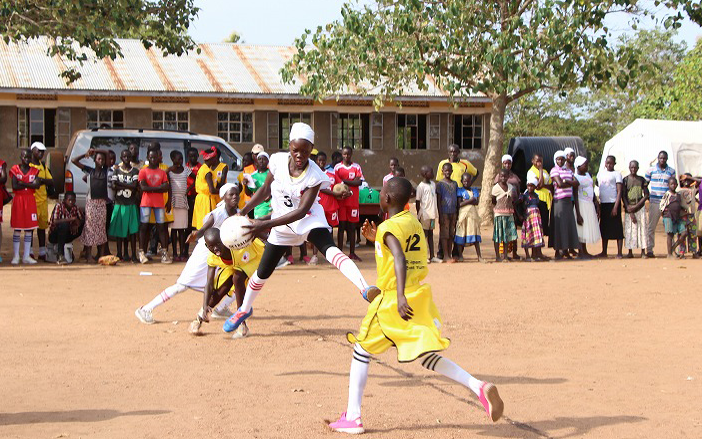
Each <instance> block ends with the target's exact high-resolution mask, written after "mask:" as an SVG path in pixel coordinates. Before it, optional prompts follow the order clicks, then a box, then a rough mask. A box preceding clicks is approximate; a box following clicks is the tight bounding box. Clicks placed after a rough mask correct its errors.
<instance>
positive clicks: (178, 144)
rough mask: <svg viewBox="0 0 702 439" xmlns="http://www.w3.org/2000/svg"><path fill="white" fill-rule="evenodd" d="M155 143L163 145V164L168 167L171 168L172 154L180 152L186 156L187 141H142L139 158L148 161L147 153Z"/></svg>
mask: <svg viewBox="0 0 702 439" xmlns="http://www.w3.org/2000/svg"><path fill="white" fill-rule="evenodd" d="M154 142H158V143H160V144H161V154H162V155H163V163H164V164H166V165H167V166H171V165H172V164H173V162H171V152H172V151H180V152H181V153H183V155H185V141H184V140H178V139H141V146H140V147H139V158H140V159H141V160H146V151H147V148H148V147H149V145H151V144H152V143H154Z"/></svg>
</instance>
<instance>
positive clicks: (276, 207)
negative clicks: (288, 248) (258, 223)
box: [268, 152, 330, 245]
mask: <svg viewBox="0 0 702 439" xmlns="http://www.w3.org/2000/svg"><path fill="white" fill-rule="evenodd" d="M290 160H291V158H290V153H289V152H279V153H276V154H273V155H272V156H271V158H270V161H269V163H268V169H269V170H270V172H271V174H273V183H272V184H271V208H272V209H273V213H272V214H271V218H272V219H275V218H278V217H281V216H283V215H285V214H288V213H290V212H292V211H294V210H296V209H297V208H298V206H300V200H301V199H302V194H303V193H304V192H305V190H307V189H309V188H312V187H315V186H320V189H327V188H328V187H329V186H330V184H329V178H328V177H327V175H326V174H325V173H324V172H323V171H322V170H321V169H319V166H317V164H316V163H314V162H313V161H311V160H310V161H309V164H308V165H307V169H305V171H304V172H303V174H302V175H300V176H299V177H297V178H293V177H291V176H290V170H289V168H288V163H289V161H290ZM317 228H325V229H330V228H329V224H327V219H326V217H325V216H324V209H323V208H322V206H321V205H320V204H319V197H317V199H315V200H314V203H312V207H310V211H309V212H307V215H305V217H304V218H302V219H299V220H297V221H295V222H294V223H290V224H286V225H282V226H278V227H274V228H273V230H271V235H270V236H269V238H268V241H269V242H270V243H271V244H275V245H300V244H302V243H303V242H305V240H306V239H307V234H308V233H309V232H310V231H311V230H313V229H317Z"/></svg>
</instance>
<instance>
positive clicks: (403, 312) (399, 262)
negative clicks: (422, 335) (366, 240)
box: [383, 233, 414, 320]
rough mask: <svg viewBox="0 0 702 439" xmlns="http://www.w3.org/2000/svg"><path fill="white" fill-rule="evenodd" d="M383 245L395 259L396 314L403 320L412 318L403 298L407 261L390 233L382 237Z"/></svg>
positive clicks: (411, 312) (409, 308)
mask: <svg viewBox="0 0 702 439" xmlns="http://www.w3.org/2000/svg"><path fill="white" fill-rule="evenodd" d="M383 241H384V242H385V245H387V246H388V249H390V253H392V256H393V258H394V259H395V277H396V279H397V312H398V313H399V314H400V317H402V319H403V320H409V319H411V318H412V316H413V314H414V311H413V310H412V308H411V307H410V306H409V304H408V303H407V298H406V297H405V280H406V279H407V260H406V258H405V253H404V252H403V251H402V244H400V241H398V239H397V238H396V237H395V235H393V234H392V233H386V234H385V236H384V237H383Z"/></svg>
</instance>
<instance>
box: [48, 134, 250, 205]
mask: <svg viewBox="0 0 702 439" xmlns="http://www.w3.org/2000/svg"><path fill="white" fill-rule="evenodd" d="M132 142H136V143H137V144H138V145H139V160H141V161H144V160H146V148H147V147H148V146H149V145H150V144H151V143H153V142H159V143H160V144H161V152H162V153H163V162H164V163H165V164H167V165H169V166H170V165H171V152H172V151H174V150H175V151H180V152H182V153H183V160H184V162H185V161H187V151H188V150H189V149H190V148H195V149H197V150H198V151H202V150H204V149H209V148H211V147H212V146H216V147H217V148H219V150H220V151H221V152H222V155H221V158H220V160H221V161H223V162H224V163H226V164H227V166H228V167H229V172H228V173H227V181H229V182H231V183H236V182H237V176H238V175H239V172H241V155H239V153H238V152H236V151H235V150H234V148H232V147H231V145H229V144H228V143H227V142H226V141H225V140H224V139H222V138H220V137H215V136H206V135H201V134H197V133H193V132H187V131H170V130H150V129H127V128H118V129H112V128H93V129H90V130H80V131H77V132H76V133H75V134H74V135H73V138H72V139H71V143H70V144H69V145H68V149H67V150H66V154H65V155H63V154H61V153H60V152H55V153H51V154H50V155H49V157H48V160H47V166H48V167H49V169H50V170H51V173H52V175H53V177H54V184H55V186H56V189H57V190H58V191H59V192H61V193H63V192H65V191H70V190H72V191H73V192H75V193H76V199H77V203H78V204H79V205H80V206H85V199H86V196H87V193H88V185H87V183H86V182H85V180H83V172H82V171H81V170H80V169H78V167H77V166H76V165H74V164H73V163H72V162H71V161H72V160H73V158H74V157H81V156H83V155H85V153H86V152H88V149H90V148H95V149H103V150H112V151H114V152H115V154H116V155H117V163H119V162H120V158H119V156H120V154H121V152H122V150H124V149H127V148H128V147H129V144H130V143H132ZM83 162H84V163H85V164H86V165H89V166H93V165H94V164H93V161H92V159H83ZM200 162H202V158H200Z"/></svg>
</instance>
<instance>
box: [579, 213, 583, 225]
mask: <svg viewBox="0 0 702 439" xmlns="http://www.w3.org/2000/svg"><path fill="white" fill-rule="evenodd" d="M578 225H579V226H582V225H583V217H582V215H580V214H578Z"/></svg>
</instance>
